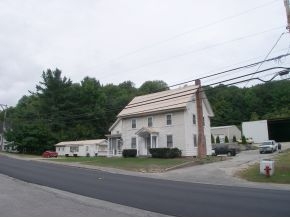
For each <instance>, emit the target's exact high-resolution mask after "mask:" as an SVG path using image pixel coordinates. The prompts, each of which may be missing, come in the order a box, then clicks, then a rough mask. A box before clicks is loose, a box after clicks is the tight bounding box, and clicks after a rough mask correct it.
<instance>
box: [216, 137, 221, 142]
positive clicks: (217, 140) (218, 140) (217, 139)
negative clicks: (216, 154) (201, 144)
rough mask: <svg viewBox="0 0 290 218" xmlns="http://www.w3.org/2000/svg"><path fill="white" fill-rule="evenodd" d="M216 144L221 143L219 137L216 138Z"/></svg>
mask: <svg viewBox="0 0 290 218" xmlns="http://www.w3.org/2000/svg"><path fill="white" fill-rule="evenodd" d="M216 143H217V144H219V143H221V141H220V137H219V136H217V137H216Z"/></svg>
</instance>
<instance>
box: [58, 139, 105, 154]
mask: <svg viewBox="0 0 290 218" xmlns="http://www.w3.org/2000/svg"><path fill="white" fill-rule="evenodd" d="M107 144H108V143H107V140H106V139H95V140H84V141H67V142H60V143H58V144H56V145H55V147H56V149H55V150H56V152H57V153H58V155H60V156H62V155H63V156H65V155H66V156H74V154H75V155H77V156H83V157H85V156H89V157H95V156H107V153H108V151H107Z"/></svg>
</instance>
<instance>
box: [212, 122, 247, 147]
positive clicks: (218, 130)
mask: <svg viewBox="0 0 290 218" xmlns="http://www.w3.org/2000/svg"><path fill="white" fill-rule="evenodd" d="M211 134H212V135H213V137H214V138H215V140H216V138H217V137H219V138H220V142H221V143H224V142H225V137H226V136H227V137H228V139H229V142H233V137H234V136H235V137H236V139H237V140H238V139H240V138H241V137H242V135H241V130H240V129H239V128H238V127H237V126H235V125H232V126H217V127H211Z"/></svg>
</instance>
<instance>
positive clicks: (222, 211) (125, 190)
mask: <svg viewBox="0 0 290 218" xmlns="http://www.w3.org/2000/svg"><path fill="white" fill-rule="evenodd" d="M0 173H1V174H6V175H8V176H11V177H14V178H17V179H20V180H24V181H26V182H30V183H35V184H39V185H44V186H48V187H52V188H56V189H60V190H63V191H67V192H72V193H76V194H80V195H84V196H87V197H91V198H96V199H101V200H105V201H109V202H113V203H118V204H121V205H126V206H130V207H134V208H139V209H143V210H148V211H152V212H157V213H161V214H166V215H171V216H290V207H289V205H290V192H289V191H279V190H263V189H254V188H244V187H243V188H242V187H241V188H236V187H229V186H216V185H206V184H195V183H186V182H177V181H168V180H159V179H151V178H144V177H136V176H128V175H120V174H112V173H107V172H102V171H98V170H90V169H79V168H73V167H68V166H61V165H55V164H48V163H40V162H35V161H24V160H16V159H11V158H9V157H5V156H1V158H0Z"/></svg>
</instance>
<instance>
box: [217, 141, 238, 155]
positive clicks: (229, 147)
mask: <svg viewBox="0 0 290 218" xmlns="http://www.w3.org/2000/svg"><path fill="white" fill-rule="evenodd" d="M212 150H214V155H219V154H226V155H228V156H236V154H237V152H238V150H237V148H236V145H235V144H225V143H223V144H213V145H212Z"/></svg>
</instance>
